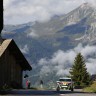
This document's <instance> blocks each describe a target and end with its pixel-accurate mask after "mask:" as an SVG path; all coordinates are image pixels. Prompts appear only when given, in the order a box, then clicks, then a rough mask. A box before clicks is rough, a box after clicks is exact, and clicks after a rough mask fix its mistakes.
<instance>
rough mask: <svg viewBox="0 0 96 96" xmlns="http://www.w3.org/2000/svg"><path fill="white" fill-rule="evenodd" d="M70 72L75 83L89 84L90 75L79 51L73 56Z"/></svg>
mask: <svg viewBox="0 0 96 96" xmlns="http://www.w3.org/2000/svg"><path fill="white" fill-rule="evenodd" d="M70 74H71V78H72V79H73V81H74V82H75V85H80V86H85V85H88V84H89V81H90V75H89V73H88V72H87V68H86V65H85V60H84V58H83V56H82V55H81V53H78V54H77V56H76V57H75V60H74V64H73V66H72V68H71V69H70Z"/></svg>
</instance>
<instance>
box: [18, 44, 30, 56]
mask: <svg viewBox="0 0 96 96" xmlns="http://www.w3.org/2000/svg"><path fill="white" fill-rule="evenodd" d="M20 50H21V51H22V53H24V54H28V52H29V48H28V45H25V46H24V47H23V48H20Z"/></svg>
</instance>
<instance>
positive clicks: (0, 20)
mask: <svg viewBox="0 0 96 96" xmlns="http://www.w3.org/2000/svg"><path fill="white" fill-rule="evenodd" d="M2 29H3V0H0V35H1V31H2Z"/></svg>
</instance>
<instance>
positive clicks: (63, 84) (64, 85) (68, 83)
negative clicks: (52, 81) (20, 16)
mask: <svg viewBox="0 0 96 96" xmlns="http://www.w3.org/2000/svg"><path fill="white" fill-rule="evenodd" d="M56 89H57V91H60V89H68V90H71V91H73V90H74V87H73V81H72V79H71V78H66V77H64V78H60V79H59V81H57V88H56Z"/></svg>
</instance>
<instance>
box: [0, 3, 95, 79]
mask: <svg viewBox="0 0 96 96" xmlns="http://www.w3.org/2000/svg"><path fill="white" fill-rule="evenodd" d="M2 36H3V38H13V39H14V40H15V41H16V43H17V45H18V46H19V48H20V49H21V50H22V52H23V53H24V55H25V56H26V58H27V59H28V61H29V62H30V64H32V66H33V67H34V68H33V71H32V75H36V74H39V71H40V68H39V67H38V64H37V63H38V61H39V60H40V59H41V58H51V56H52V54H53V53H54V52H56V51H57V50H60V49H61V50H64V51H65V50H69V49H71V48H74V47H75V46H77V44H78V43H80V42H82V43H83V44H88V43H89V44H96V42H95V41H96V38H95V37H96V10H95V8H94V7H93V6H91V5H90V4H88V3H84V4H82V5H81V6H79V7H78V8H76V9H75V10H73V11H71V12H69V13H68V14H64V15H62V16H54V17H52V18H51V20H49V21H48V22H37V21H35V22H29V23H26V24H21V25H5V27H4V30H3V32H2ZM53 75H54V73H53V74H51V75H50V77H52V76H53ZM39 77H40V76H39V75H38V78H39ZM48 78H49V77H48ZM54 78H55V77H54ZM36 79H37V77H36V78H34V80H33V81H36Z"/></svg>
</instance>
